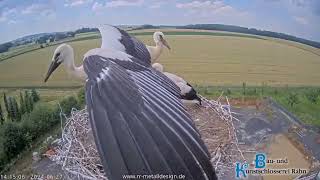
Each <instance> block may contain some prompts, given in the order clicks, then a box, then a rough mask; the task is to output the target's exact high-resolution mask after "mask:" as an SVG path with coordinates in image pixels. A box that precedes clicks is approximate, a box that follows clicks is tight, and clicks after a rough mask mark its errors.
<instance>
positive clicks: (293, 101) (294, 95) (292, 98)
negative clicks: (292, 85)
mask: <svg viewBox="0 0 320 180" xmlns="http://www.w3.org/2000/svg"><path fill="white" fill-rule="evenodd" d="M287 99H288V104H289V105H290V106H291V107H293V106H294V105H295V104H298V103H299V98H298V94H297V93H290V94H289V96H288V98H287Z"/></svg>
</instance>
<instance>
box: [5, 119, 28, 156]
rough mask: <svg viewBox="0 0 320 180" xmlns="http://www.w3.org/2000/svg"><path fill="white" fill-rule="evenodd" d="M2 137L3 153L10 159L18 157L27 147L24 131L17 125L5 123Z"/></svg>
mask: <svg viewBox="0 0 320 180" xmlns="http://www.w3.org/2000/svg"><path fill="white" fill-rule="evenodd" d="M1 136H2V138H3V152H4V154H5V155H6V156H7V158H8V159H11V158H13V157H15V156H17V155H18V154H19V153H20V152H21V151H22V150H23V149H24V148H25V146H26V141H25V138H24V134H23V130H22V128H21V127H20V126H19V125H18V124H17V123H14V122H8V123H5V124H4V125H3V128H2V132H1Z"/></svg>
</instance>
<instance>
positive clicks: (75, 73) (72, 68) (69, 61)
mask: <svg viewBox="0 0 320 180" xmlns="http://www.w3.org/2000/svg"><path fill="white" fill-rule="evenodd" d="M65 58H66V59H65V61H64V62H65V63H64V65H65V68H66V71H67V72H68V73H69V74H70V75H71V76H72V77H74V78H77V79H81V80H85V79H86V74H85V73H84V70H83V67H82V66H79V67H77V66H76V65H75V63H74V53H73V50H72V51H71V52H70V53H68V54H67V55H66V57H65Z"/></svg>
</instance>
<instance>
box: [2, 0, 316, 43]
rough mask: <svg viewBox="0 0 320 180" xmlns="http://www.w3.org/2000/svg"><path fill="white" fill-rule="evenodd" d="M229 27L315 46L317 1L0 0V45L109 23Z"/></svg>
mask: <svg viewBox="0 0 320 180" xmlns="http://www.w3.org/2000/svg"><path fill="white" fill-rule="evenodd" d="M200 23H213V24H229V25H239V26H244V27H249V28H257V29H263V30H270V31H276V32H282V33H287V34H291V35H294V36H298V37H302V38H306V39H309V40H315V41H318V42H320V0H0V34H1V36H0V43H3V42H7V41H10V40H14V39H16V38H19V37H22V36H25V35H30V34H36V33H41V32H58V31H69V30H76V29H78V28H81V27H96V26H99V25H101V24H113V25H142V24H153V25H186V24H200Z"/></svg>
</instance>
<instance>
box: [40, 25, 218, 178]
mask: <svg viewBox="0 0 320 180" xmlns="http://www.w3.org/2000/svg"><path fill="white" fill-rule="evenodd" d="M100 32H102V33H101V34H102V48H97V49H93V50H90V51H88V52H87V53H86V54H85V55H84V60H83V66H80V67H75V65H74V56H73V50H72V47H71V46H69V45H66V44H62V45H60V46H59V47H58V48H57V49H56V51H55V52H54V55H53V59H52V62H51V65H50V67H49V70H48V73H47V75H46V77H45V81H47V80H48V78H49V77H50V75H51V74H52V72H53V71H54V70H55V69H56V68H57V67H58V66H59V65H60V64H64V65H65V67H66V70H67V71H70V73H71V74H72V75H74V76H75V77H77V78H80V79H86V85H85V89H86V91H85V93H86V105H87V110H88V112H89V118H90V123H91V127H92V131H93V135H94V139H95V142H96V146H97V149H98V152H99V154H100V157H101V160H102V164H103V167H104V170H105V172H106V175H107V177H108V179H122V178H123V176H124V175H130V174H153V175H154V174H176V175H179V174H183V175H185V178H186V179H192V180H197V179H210V180H211V179H217V178H216V174H215V171H214V168H213V167H212V164H211V163H210V155H209V152H208V150H207V148H206V146H205V144H204V142H203V141H202V140H201V138H200V135H199V133H198V131H197V130H196V128H195V126H194V125H193V123H192V120H191V119H190V116H189V115H188V113H187V112H186V110H185V109H184V108H183V106H182V104H181V102H180V100H179V98H178V97H179V90H178V88H177V87H176V86H175V85H174V83H172V82H170V80H168V79H167V77H166V76H164V75H163V74H162V73H159V72H158V71H156V70H154V69H153V68H152V67H151V61H150V54H149V53H148V50H147V48H146V47H145V45H144V44H143V43H141V42H140V41H138V40H137V39H136V38H134V37H131V36H129V35H128V34H127V33H126V32H125V31H123V30H120V29H118V28H116V27H113V26H109V25H105V26H103V27H101V28H100ZM106 32H108V33H106ZM106 40H107V41H106Z"/></svg>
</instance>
